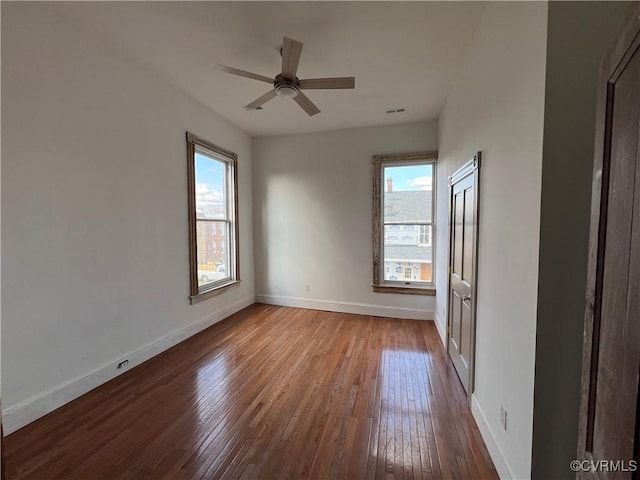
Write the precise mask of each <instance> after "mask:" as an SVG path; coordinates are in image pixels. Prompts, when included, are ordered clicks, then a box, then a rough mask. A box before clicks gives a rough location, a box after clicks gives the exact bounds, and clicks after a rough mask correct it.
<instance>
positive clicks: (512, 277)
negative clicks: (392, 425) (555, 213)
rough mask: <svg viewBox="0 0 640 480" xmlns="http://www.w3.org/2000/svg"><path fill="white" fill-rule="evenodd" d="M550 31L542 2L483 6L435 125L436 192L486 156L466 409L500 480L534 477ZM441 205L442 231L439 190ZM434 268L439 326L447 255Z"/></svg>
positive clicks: (442, 234)
mask: <svg viewBox="0 0 640 480" xmlns="http://www.w3.org/2000/svg"><path fill="white" fill-rule="evenodd" d="M546 32H547V5H546V3H542V2H537V3H530V2H508V3H507V2H505V3H500V2H497V3H490V4H488V5H487V8H486V9H485V11H484V13H483V15H482V17H481V18H480V19H479V25H478V28H477V31H476V34H475V37H474V40H473V43H472V46H471V49H470V51H469V53H468V57H467V59H466V60H465V63H464V65H463V68H462V69H461V75H460V79H459V81H458V82H457V83H456V84H455V85H454V87H453V89H452V91H451V93H450V95H449V97H448V100H447V102H446V105H445V107H444V109H443V112H442V115H441V117H440V122H439V150H440V163H439V170H438V180H439V182H440V185H443V184H444V183H445V182H446V177H447V175H449V174H451V173H453V172H454V171H455V170H456V169H457V168H458V167H459V166H460V165H461V164H463V163H464V162H465V161H467V160H468V159H469V158H471V157H472V156H473V154H474V153H475V152H476V151H478V150H480V151H482V153H483V165H482V168H481V173H480V176H481V192H480V230H479V246H478V248H479V258H478V264H479V277H478V295H477V344H476V345H477V347H476V348H477V351H476V385H475V393H474V395H473V404H472V405H473V406H472V411H473V413H474V417H475V418H476V420H477V422H478V426H479V427H480V430H481V432H482V434H483V437H484V438H485V441H486V443H487V446H488V448H489V450H490V452H491V455H492V458H493V459H494V463H495V464H496V467H497V468H498V471H499V473H500V475H501V477H502V478H508V477H514V478H518V479H523V478H528V477H529V476H530V465H531V435H532V417H533V380H534V359H535V338H536V301H537V296H536V292H537V280H538V277H537V271H538V240H539V226H540V189H541V166H542V131H543V130H542V128H543V115H544V85H545V83H544V82H545V58H546V56H545V49H546ZM438 199H439V202H438V214H437V219H438V221H439V224H440V225H442V224H445V223H446V219H447V191H446V190H445V189H443V188H441V189H440V190H439V193H438ZM446 235H447V233H446V230H445V229H444V228H440V229H439V231H438V244H439V245H444V244H445V243H446ZM437 262H438V263H437V267H438V268H437V274H436V275H437V277H436V282H437V284H436V285H437V290H438V297H437V302H436V303H437V313H438V321H439V322H443V321H444V319H445V318H446V316H445V306H446V273H445V272H446V256H444V255H439V256H438V261H437ZM500 405H504V407H505V408H506V409H507V412H508V415H507V423H508V430H507V431H504V430H502V428H501V426H500Z"/></svg>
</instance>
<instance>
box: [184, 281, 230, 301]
mask: <svg viewBox="0 0 640 480" xmlns="http://www.w3.org/2000/svg"><path fill="white" fill-rule="evenodd" d="M239 284H240V280H232V281H230V282H229V283H225V284H223V285H217V286H215V287H213V288H212V289H210V290H205V291H204V292H200V293H198V294H196V295H191V296H190V297H189V301H190V302H191V305H194V304H196V303H199V302H202V301H204V300H207V299H209V298H211V297H215V296H216V295H220V294H221V293H223V292H225V291H227V290H228V289H230V288H232V287H235V286H237V285H239Z"/></svg>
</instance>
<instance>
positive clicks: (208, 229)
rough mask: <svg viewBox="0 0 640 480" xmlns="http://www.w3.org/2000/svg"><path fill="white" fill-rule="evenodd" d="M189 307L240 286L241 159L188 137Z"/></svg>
mask: <svg viewBox="0 0 640 480" xmlns="http://www.w3.org/2000/svg"><path fill="white" fill-rule="evenodd" d="M187 158H188V176H189V185H188V191H189V236H190V248H189V260H190V279H191V282H190V283H191V292H190V293H191V297H190V298H191V303H196V302H198V301H201V300H204V299H206V298H209V297H210V296H212V295H214V294H216V293H219V292H220V291H221V290H222V289H223V288H224V287H227V286H230V285H232V284H234V283H237V282H238V281H239V269H238V260H239V259H238V221H237V210H238V208H237V198H238V195H237V174H236V162H237V157H236V154H235V153H233V152H229V151H227V150H225V149H223V148H221V147H218V146H216V145H214V144H212V143H209V142H207V141H205V140H202V139H201V138H198V137H196V136H195V135H193V134H190V133H187Z"/></svg>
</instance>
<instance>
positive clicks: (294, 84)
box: [273, 75, 300, 98]
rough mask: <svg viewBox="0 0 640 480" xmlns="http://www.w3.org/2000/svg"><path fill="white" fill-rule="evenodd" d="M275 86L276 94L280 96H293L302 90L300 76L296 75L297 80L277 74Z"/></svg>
mask: <svg viewBox="0 0 640 480" xmlns="http://www.w3.org/2000/svg"><path fill="white" fill-rule="evenodd" d="M273 86H274V88H275V90H276V95H278V96H279V97H287V98H293V97H295V96H297V95H298V93H299V92H300V84H299V83H298V77H296V78H295V80H289V79H287V78H284V77H283V76H282V75H277V76H276V79H275V81H274V82H273Z"/></svg>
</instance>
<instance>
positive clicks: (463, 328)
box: [448, 155, 479, 393]
mask: <svg viewBox="0 0 640 480" xmlns="http://www.w3.org/2000/svg"><path fill="white" fill-rule="evenodd" d="M478 166H479V155H477V156H476V157H475V158H474V159H473V160H472V161H471V162H469V163H467V164H465V166H463V167H462V168H461V169H460V170H458V172H456V173H455V174H454V175H452V176H451V179H450V184H451V198H450V210H451V211H450V214H451V215H450V218H451V220H450V221H451V228H450V252H451V255H450V265H449V292H448V297H449V308H448V311H449V320H448V350H449V355H450V356H451V360H452V361H453V364H454V366H455V368H456V371H457V372H458V376H459V377H460V381H461V382H462V385H463V386H464V389H465V391H466V392H467V393H469V392H470V391H471V390H472V382H473V356H474V350H475V287H476V265H475V263H476V262H475V260H476V253H475V252H476V248H475V245H476V231H477V225H476V223H477V167H478Z"/></svg>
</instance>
